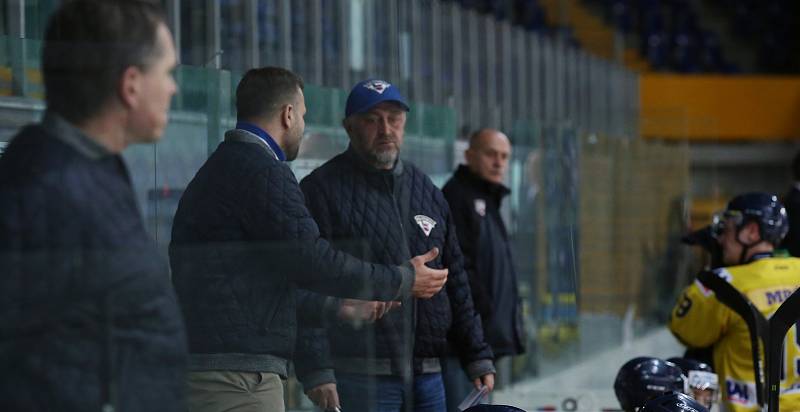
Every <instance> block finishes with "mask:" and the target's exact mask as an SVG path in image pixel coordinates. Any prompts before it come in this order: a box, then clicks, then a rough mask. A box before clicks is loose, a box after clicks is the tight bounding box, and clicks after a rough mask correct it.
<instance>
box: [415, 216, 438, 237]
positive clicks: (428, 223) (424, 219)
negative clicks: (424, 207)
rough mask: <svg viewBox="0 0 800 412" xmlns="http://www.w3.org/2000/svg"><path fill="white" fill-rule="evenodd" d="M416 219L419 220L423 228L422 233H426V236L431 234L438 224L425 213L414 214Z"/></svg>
mask: <svg viewBox="0 0 800 412" xmlns="http://www.w3.org/2000/svg"><path fill="white" fill-rule="evenodd" d="M414 220H415V221H416V222H417V225H419V227H420V229H422V233H425V236H426V237H428V236H430V235H431V230H433V228H434V226H436V221H435V220H433V219H431V218H429V217H428V216H425V215H416V216H414Z"/></svg>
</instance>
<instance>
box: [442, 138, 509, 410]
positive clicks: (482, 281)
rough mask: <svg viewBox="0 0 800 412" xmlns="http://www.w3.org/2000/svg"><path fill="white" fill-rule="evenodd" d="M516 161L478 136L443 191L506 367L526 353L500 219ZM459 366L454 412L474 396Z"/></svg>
mask: <svg viewBox="0 0 800 412" xmlns="http://www.w3.org/2000/svg"><path fill="white" fill-rule="evenodd" d="M510 156H511V143H510V142H509V141H508V137H506V135H505V134H503V133H502V132H500V131H498V130H493V129H482V130H478V131H477V132H475V133H473V134H472V136H471V137H470V139H469V147H468V148H467V150H466V152H464V157H465V160H466V161H467V164H466V165H460V166H459V167H458V169H457V170H456V172H455V174H454V175H453V177H452V178H451V179H450V180H449V181H448V182H447V183H446V184H445V186H444V188H443V189H442V191H443V192H444V196H445V198H447V202H448V203H449V204H450V210H451V211H452V213H453V220H454V221H455V224H456V228H457V233H458V240H459V243H460V244H461V250H462V251H463V252H464V262H465V263H464V266H465V269H466V271H467V275H468V276H469V286H470V290H472V300H473V302H475V308H476V309H477V311H478V313H479V314H480V316H481V320H482V322H483V325H484V330H485V331H486V340H487V341H488V342H489V344H490V345H491V346H492V351H494V356H495V360H496V361H497V362H498V363H499V364H501V365H502V362H501V361H500V358H502V357H508V356H513V355H518V354H521V353H523V352H524V346H523V345H524V336H523V333H522V327H521V325H522V316H521V313H520V309H521V308H520V305H519V298H518V294H517V276H516V273H515V271H514V262H513V259H512V258H511V247H510V244H509V240H508V232H507V231H506V227H505V224H504V223H503V219H502V217H501V216H500V204H501V202H502V200H503V198H504V197H505V196H507V195H508V194H509V193H510V191H509V189H508V188H507V187H505V186H504V185H503V179H504V178H505V174H506V171H507V170H508V160H509V158H510ZM457 366H458V363H457V362H454V361H453V360H452V359H450V360H448V361H447V362H446V363H445V373H444V379H445V387H446V389H447V403H448V410H449V411H457V410H458V409H457V406H458V403H459V402H460V401H461V399H463V398H464V397H465V396H466V395H467V393H468V391H469V385H468V383H467V382H466V381H465V379H464V375H463V373H461V371H460V370H459V369H458V368H457ZM509 366H510V365H509ZM498 369H499V371H500V372H501V373H502V372H506V373H508V372H510V368H506V370H503V369H501V368H498Z"/></svg>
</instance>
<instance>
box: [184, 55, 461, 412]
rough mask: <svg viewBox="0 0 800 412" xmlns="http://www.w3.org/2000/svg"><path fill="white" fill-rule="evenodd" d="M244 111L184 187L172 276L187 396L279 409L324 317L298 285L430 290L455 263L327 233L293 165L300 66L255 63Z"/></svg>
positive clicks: (375, 293)
mask: <svg viewBox="0 0 800 412" xmlns="http://www.w3.org/2000/svg"><path fill="white" fill-rule="evenodd" d="M236 110H237V118H238V122H237V124H236V128H235V129H233V130H230V131H228V132H227V133H226V134H225V141H223V142H222V143H220V145H219V146H218V147H217V149H216V150H215V151H214V153H212V154H211V156H210V157H209V158H208V160H207V161H206V163H205V164H204V165H203V166H202V167H201V168H200V170H199V171H198V172H197V174H196V175H195V177H194V178H193V179H192V181H191V182H190V183H189V185H188V186H187V188H186V190H185V191H184V193H183V196H182V197H181V200H180V203H179V205H178V210H177V212H176V214H175V221H174V223H173V227H172V241H171V243H170V258H171V264H172V269H173V283H174V284H175V290H176V291H177V293H178V297H179V298H180V303H181V307H182V309H183V313H184V316H185V318H186V330H187V335H188V338H189V352H190V359H189V362H190V363H189V368H190V373H189V396H188V402H189V408H190V410H191V411H209V412H210V411H222V410H224V411H264V412H267V411H269V412H273V411H283V410H284V401H283V385H282V383H281V379H285V378H286V377H287V370H288V362H289V361H290V360H291V359H292V354H293V351H294V346H295V335H296V330H297V322H298V321H299V322H303V323H307V324H310V325H315V324H320V322H321V318H320V314H322V313H323V312H324V310H323V309H324V307H325V306H326V302H324V301H320V302H317V301H313V300H308V299H304V296H307V295H305V294H302V295H301V294H297V293H296V288H297V287H301V288H303V289H308V290H313V291H317V292H320V293H324V294H327V295H333V296H341V297H349V298H362V299H375V300H381V301H392V300H396V299H408V298H410V297H411V296H416V297H421V298H429V297H431V296H433V295H434V294H435V293H436V292H438V291H439V290H440V289H441V288H442V286H443V285H444V283H445V281H446V279H447V270H446V269H443V268H429V267H427V266H425V263H426V262H428V261H430V260H432V259H434V258H435V257H436V256H437V254H438V251H437V250H436V249H434V248H429V249H427V250H426V251H425V252H423V253H417V254H416V255H414V256H409V257H408V259H404V260H402V261H397V262H391V264H388V263H387V264H372V263H367V262H364V261H361V260H358V259H356V258H354V257H353V256H351V255H348V254H346V253H343V252H341V251H337V250H335V249H333V248H332V247H331V244H330V243H329V242H328V241H326V240H324V239H322V238H320V235H319V230H318V228H317V225H316V223H314V220H313V219H312V217H311V215H310V214H309V212H308V210H307V209H306V206H305V199H304V198H303V193H302V192H301V191H300V187H299V185H298V184H297V180H295V177H294V174H293V173H292V171H291V169H290V168H289V166H288V165H287V164H286V161H289V160H293V159H294V158H295V157H296V156H297V152H298V148H299V145H300V140H301V138H302V136H303V130H304V127H305V121H304V116H305V113H306V105H305V98H304V96H303V80H302V79H301V78H300V77H299V76H297V75H296V74H294V73H292V72H291V71H289V70H286V69H282V68H279V67H264V68H259V69H252V70H249V71H248V72H247V73H246V74H245V75H244V78H242V80H241V82H239V85H238V86H237V88H236ZM317 303H319V304H317ZM330 303H333V302H327V304H330ZM297 309H300V310H297Z"/></svg>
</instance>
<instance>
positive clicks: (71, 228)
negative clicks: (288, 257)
mask: <svg viewBox="0 0 800 412" xmlns="http://www.w3.org/2000/svg"><path fill="white" fill-rule="evenodd" d="M175 64H176V58H175V49H174V46H173V43H172V36H171V34H170V32H169V29H167V26H166V24H165V23H164V19H163V17H162V15H161V13H160V11H159V10H157V9H156V8H155V6H153V3H152V2H145V1H130V0H124V1H123V0H102V1H101V0H76V1H71V2H64V4H63V6H62V7H61V8H59V9H58V10H57V11H56V12H55V14H54V15H53V16H52V17H51V18H50V21H49V23H48V25H47V30H46V34H45V40H44V44H43V51H42V74H43V78H44V87H45V95H46V99H45V100H46V103H47V111H46V112H45V114H44V118H43V120H42V121H41V123H38V124H35V125H31V126H27V127H25V128H24V129H23V130H22V131H20V132H19V133H18V134H17V135H16V136H15V137H14V138H13V140H12V141H11V143H10V144H9V145H8V147H7V148H6V150H5V153H4V154H3V155H2V157H0V262H1V263H0V267H2V269H0V291H2V292H0V370H2V371H3V372H2V373H0V410H3V411H53V410H57V411H100V410H115V411H120V412H122V411H127V412H135V411H175V412H178V411H184V410H185V404H184V393H185V390H184V387H185V381H186V380H185V379H186V378H185V374H186V362H187V356H186V339H185V335H184V327H183V321H182V320H181V316H180V311H179V309H178V305H177V302H176V299H175V295H174V293H173V291H172V286H171V285H170V282H169V267H168V265H167V260H166V258H165V257H164V256H162V255H161V253H160V252H159V251H158V250H157V248H156V246H155V243H154V242H153V241H152V240H151V238H150V236H149V235H148V233H147V232H146V230H145V226H144V223H143V221H142V217H141V215H140V213H139V209H138V205H137V203H136V198H135V195H134V191H133V188H132V187H131V181H130V178H129V176H128V170H127V168H126V166H125V164H124V162H123V160H122V157H121V156H120V154H121V152H122V151H123V149H125V148H126V147H127V146H129V145H131V144H134V143H152V142H155V141H157V140H158V139H159V138H160V137H161V134H162V133H163V131H164V127H165V126H166V123H167V111H168V109H169V104H170V98H171V97H172V95H173V94H174V93H175V91H176V85H175V82H174V81H173V78H172V69H173V68H174V67H175Z"/></svg>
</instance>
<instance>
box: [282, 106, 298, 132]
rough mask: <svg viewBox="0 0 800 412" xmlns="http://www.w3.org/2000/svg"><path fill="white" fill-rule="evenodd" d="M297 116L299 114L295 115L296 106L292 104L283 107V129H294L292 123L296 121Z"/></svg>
mask: <svg viewBox="0 0 800 412" xmlns="http://www.w3.org/2000/svg"><path fill="white" fill-rule="evenodd" d="M296 115H297V114H296V113H295V110H294V106H293V105H292V104H291V103H289V104H287V105H286V106H283V109H282V110H281V124H282V125H283V127H285V128H287V129H288V128H290V127H292V122H293V121H294V117H295V116H296Z"/></svg>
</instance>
